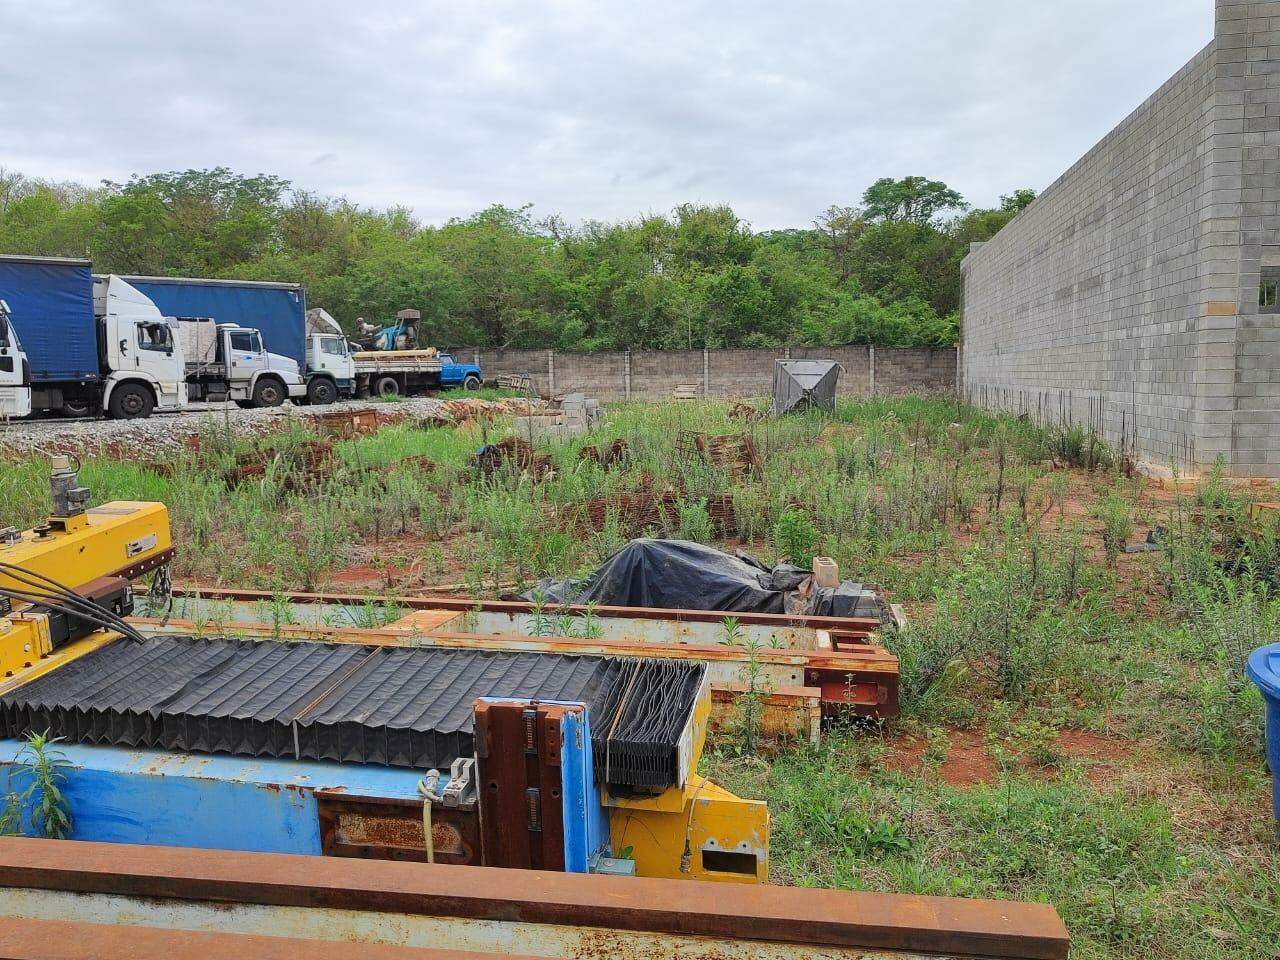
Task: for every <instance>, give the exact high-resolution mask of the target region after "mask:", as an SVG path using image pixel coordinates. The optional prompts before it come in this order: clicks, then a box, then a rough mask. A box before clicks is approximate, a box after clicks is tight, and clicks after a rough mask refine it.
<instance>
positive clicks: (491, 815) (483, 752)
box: [475, 702, 565, 870]
mask: <svg viewBox="0 0 1280 960" xmlns="http://www.w3.org/2000/svg"><path fill="white" fill-rule="evenodd" d="M564 713H565V708H564V707H557V706H548V705H546V704H538V705H536V706H525V705H523V704H516V703H483V702H482V703H479V704H477V705H476V720H475V723H476V761H477V765H478V768H479V773H478V777H479V783H480V791H479V792H480V823H481V832H482V835H483V837H484V862H485V865H486V866H491V867H514V868H518V869H527V870H563V869H564V867H565V860H564V806H563V799H564V798H563V797H562V796H561V789H562V784H561V777H560V719H561V717H563V716H564Z"/></svg>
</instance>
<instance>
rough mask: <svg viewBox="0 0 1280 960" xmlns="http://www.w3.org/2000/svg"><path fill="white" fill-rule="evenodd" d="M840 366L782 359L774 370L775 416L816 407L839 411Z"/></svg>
mask: <svg viewBox="0 0 1280 960" xmlns="http://www.w3.org/2000/svg"><path fill="white" fill-rule="evenodd" d="M839 380H840V364H838V363H837V362H836V361H834V360H779V361H777V363H776V364H775V365H774V368H773V415H774V416H779V415H781V414H784V413H792V412H793V411H796V410H807V409H809V408H816V409H819V410H835V408H836V384H837V383H838V382H839Z"/></svg>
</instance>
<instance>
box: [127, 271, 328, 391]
mask: <svg viewBox="0 0 1280 960" xmlns="http://www.w3.org/2000/svg"><path fill="white" fill-rule="evenodd" d="M124 279H125V280H128V281H129V283H131V284H132V285H133V286H135V287H136V288H137V289H139V290H141V291H142V292H143V293H145V294H146V295H147V296H148V297H150V298H151V300H152V302H153V303H155V305H156V306H157V307H158V308H159V309H160V312H161V313H163V314H164V315H165V316H166V317H209V318H212V319H213V320H216V321H217V322H218V323H235V324H239V325H240V326H242V327H254V328H256V329H257V330H259V331H261V332H262V342H263V345H264V346H265V347H266V348H267V350H268V351H270V352H271V353H278V354H280V355H281V356H285V357H289V358H291V359H293V360H296V361H297V362H298V369H299V370H305V369H306V368H307V359H306V352H307V338H306V311H307V305H306V299H305V297H304V296H303V294H302V291H301V290H300V289H299V288H297V287H292V286H279V287H275V286H269V285H264V286H258V285H251V284H244V285H243V286H241V285H237V284H234V283H227V282H224V281H219V282H217V283H208V282H201V281H200V280H198V279H197V280H185V279H173V280H170V279H167V278H166V279H160V278H155V277H151V278H145V277H125V278H124Z"/></svg>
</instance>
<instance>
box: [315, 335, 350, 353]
mask: <svg viewBox="0 0 1280 960" xmlns="http://www.w3.org/2000/svg"><path fill="white" fill-rule="evenodd" d="M320 350H321V352H323V353H327V354H329V355H330V356H332V357H345V356H346V355H347V341H345V340H343V339H342V338H341V337H323V338H322V339H321V340H320Z"/></svg>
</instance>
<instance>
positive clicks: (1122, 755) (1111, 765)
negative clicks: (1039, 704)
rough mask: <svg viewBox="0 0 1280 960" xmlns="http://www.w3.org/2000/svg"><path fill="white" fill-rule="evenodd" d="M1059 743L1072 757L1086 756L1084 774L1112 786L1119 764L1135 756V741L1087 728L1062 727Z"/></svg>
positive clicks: (1095, 783) (1104, 784)
mask: <svg viewBox="0 0 1280 960" xmlns="http://www.w3.org/2000/svg"><path fill="white" fill-rule="evenodd" d="M1057 747H1058V749H1059V750H1061V751H1062V753H1063V754H1065V755H1066V756H1068V757H1070V758H1071V759H1073V760H1083V761H1084V762H1085V763H1086V764H1087V767H1086V769H1085V776H1087V777H1088V778H1089V782H1090V783H1092V784H1093V785H1094V786H1095V787H1109V786H1111V784H1112V783H1114V782H1115V780H1116V777H1117V775H1118V773H1119V769H1118V767H1119V766H1120V765H1121V764H1123V763H1126V762H1127V761H1129V760H1130V759H1131V758H1132V757H1133V743H1132V742H1131V741H1129V740H1121V739H1120V738H1118V737H1106V736H1103V735H1102V734H1098V733H1091V732H1089V731H1088V730H1063V731H1061V732H1060V733H1059V734H1058V739H1057Z"/></svg>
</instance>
